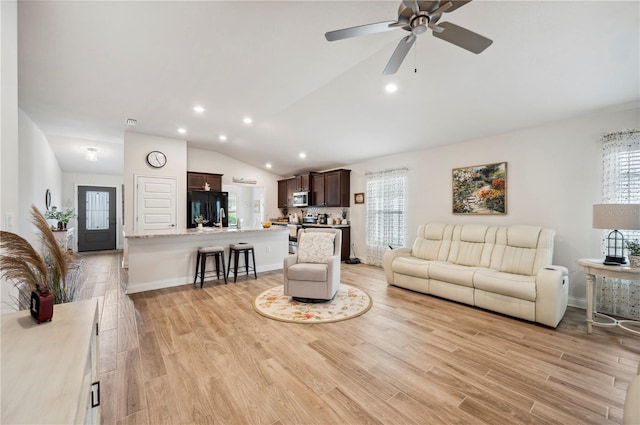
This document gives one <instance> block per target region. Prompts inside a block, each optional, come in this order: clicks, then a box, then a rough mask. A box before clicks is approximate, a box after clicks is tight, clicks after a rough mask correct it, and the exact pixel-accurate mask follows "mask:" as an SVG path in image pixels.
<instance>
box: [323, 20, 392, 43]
mask: <svg viewBox="0 0 640 425" xmlns="http://www.w3.org/2000/svg"><path fill="white" fill-rule="evenodd" d="M396 24H398V22H396V21H385V22H377V23H375V24H367V25H360V26H357V27H351V28H344V29H341V30H335V31H329V32H328V33H326V34H325V35H324V36H325V38H326V39H327V41H336V40H343V39H345V38H351V37H358V36H361V35H367V34H375V33H378V32H384V31H391V30H394V29H396V28H398V25H396ZM392 25H393V26H392Z"/></svg>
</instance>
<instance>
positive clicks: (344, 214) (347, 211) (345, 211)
mask: <svg viewBox="0 0 640 425" xmlns="http://www.w3.org/2000/svg"><path fill="white" fill-rule="evenodd" d="M347 215H349V210H348V209H346V208H343V209H342V218H343V219H344V220H346V219H347Z"/></svg>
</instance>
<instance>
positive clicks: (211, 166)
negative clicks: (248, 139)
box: [187, 148, 282, 220]
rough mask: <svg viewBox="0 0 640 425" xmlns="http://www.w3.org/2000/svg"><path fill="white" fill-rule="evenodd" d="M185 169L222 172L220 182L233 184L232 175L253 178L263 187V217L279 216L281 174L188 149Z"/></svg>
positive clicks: (214, 153) (208, 152)
mask: <svg viewBox="0 0 640 425" xmlns="http://www.w3.org/2000/svg"><path fill="white" fill-rule="evenodd" d="M187 167H188V168H187V171H195V172H200V173H216V174H222V175H223V176H222V184H224V185H230V184H233V177H237V178H244V179H246V180H255V181H256V184H255V186H256V187H263V188H264V194H263V196H264V218H265V220H266V219H269V218H272V217H278V216H280V211H279V210H278V180H280V179H282V177H281V176H278V175H276V174H273V173H271V172H269V171H265V170H261V169H260V168H256V167H254V166H253V165H249V164H247V163H244V162H242V161H238V160H236V159H233V158H230V157H228V156H226V155H222V154H219V153H216V152H211V151H205V150H201V149H192V148H189V149H188V160H187Z"/></svg>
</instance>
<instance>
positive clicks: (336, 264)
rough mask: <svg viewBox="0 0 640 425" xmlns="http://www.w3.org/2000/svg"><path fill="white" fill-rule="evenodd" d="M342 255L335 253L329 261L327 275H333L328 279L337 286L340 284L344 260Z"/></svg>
mask: <svg viewBox="0 0 640 425" xmlns="http://www.w3.org/2000/svg"><path fill="white" fill-rule="evenodd" d="M340 257H341V255H334V256H333V257H331V258H330V259H329V261H328V262H327V266H328V267H327V276H331V277H330V278H329V279H328V280H329V282H330V283H332V284H333V285H335V287H336V288H337V287H338V285H340V266H341V262H342V258H340Z"/></svg>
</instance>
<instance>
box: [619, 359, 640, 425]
mask: <svg viewBox="0 0 640 425" xmlns="http://www.w3.org/2000/svg"><path fill="white" fill-rule="evenodd" d="M622 424H623V425H638V424H640V364H639V365H638V374H637V375H636V376H635V377H634V378H633V379H632V380H631V382H629V386H628V387H627V395H626V398H625V401H624V412H623V414H622Z"/></svg>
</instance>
